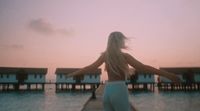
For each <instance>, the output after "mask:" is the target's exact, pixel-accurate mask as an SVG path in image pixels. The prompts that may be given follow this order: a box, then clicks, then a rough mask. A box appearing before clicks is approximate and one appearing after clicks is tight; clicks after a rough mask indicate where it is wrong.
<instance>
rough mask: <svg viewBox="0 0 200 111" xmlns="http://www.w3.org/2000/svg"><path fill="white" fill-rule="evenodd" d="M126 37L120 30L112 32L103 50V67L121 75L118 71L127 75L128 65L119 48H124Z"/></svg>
mask: <svg viewBox="0 0 200 111" xmlns="http://www.w3.org/2000/svg"><path fill="white" fill-rule="evenodd" d="M126 39H127V38H126V37H125V36H124V35H123V34H122V33H121V32H117V31H116V32H112V33H111V34H110V35H109V38H108V44H107V49H106V51H105V63H106V66H105V69H106V70H108V69H109V70H110V71H112V72H113V73H114V74H117V75H118V76H121V75H120V73H123V74H125V76H126V77H127V76H128V77H129V67H128V64H127V62H126V60H125V58H124V56H123V53H122V51H121V49H126V48H127V47H126V46H125V40H126Z"/></svg>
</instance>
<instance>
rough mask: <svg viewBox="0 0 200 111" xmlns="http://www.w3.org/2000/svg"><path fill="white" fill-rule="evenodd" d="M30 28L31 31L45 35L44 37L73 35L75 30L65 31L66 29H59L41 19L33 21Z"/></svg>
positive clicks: (29, 25)
mask: <svg viewBox="0 0 200 111" xmlns="http://www.w3.org/2000/svg"><path fill="white" fill-rule="evenodd" d="M28 28H29V29H31V30H32V31H34V32H37V33H40V34H43V35H55V34H60V35H72V34H73V30H72V29H69V30H67V29H65V28H57V27H55V26H54V25H52V24H51V23H50V22H49V21H48V20H46V19H43V18H39V19H33V20H31V21H30V22H29V23H28Z"/></svg>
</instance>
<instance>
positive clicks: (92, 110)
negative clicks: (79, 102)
mask: <svg viewBox="0 0 200 111" xmlns="http://www.w3.org/2000/svg"><path fill="white" fill-rule="evenodd" d="M104 87H105V85H100V86H99V87H98V89H97V90H96V99H92V98H90V99H89V100H88V101H87V102H86V103H85V105H84V106H83V109H82V110H81V111H103V101H102V99H103V90H104ZM130 104H131V103H130ZM131 111H136V109H135V108H134V107H133V105H131Z"/></svg>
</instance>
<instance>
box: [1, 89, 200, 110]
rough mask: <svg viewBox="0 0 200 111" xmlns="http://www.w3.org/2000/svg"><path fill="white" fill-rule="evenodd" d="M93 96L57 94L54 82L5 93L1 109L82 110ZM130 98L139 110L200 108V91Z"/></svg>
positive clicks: (153, 94)
mask: <svg viewBox="0 0 200 111" xmlns="http://www.w3.org/2000/svg"><path fill="white" fill-rule="evenodd" d="M113 93H114V92H113ZM90 96H91V93H89V92H88V93H83V92H76V93H70V92H62V93H55V88H54V85H46V87H45V91H44V92H42V91H20V92H1V93H0V111H80V110H81V108H82V107H83V105H84V103H85V102H86V101H87V100H88V98H89V97H90ZM130 101H131V102H132V104H133V105H134V106H135V107H136V108H137V109H138V110H139V111H200V110H199V109H200V92H162V93H158V92H155V93H152V92H138V93H136V92H135V93H131V94H130Z"/></svg>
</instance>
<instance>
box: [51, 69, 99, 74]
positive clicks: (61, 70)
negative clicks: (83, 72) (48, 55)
mask: <svg viewBox="0 0 200 111" xmlns="http://www.w3.org/2000/svg"><path fill="white" fill-rule="evenodd" d="M79 69H80V68H57V69H56V72H55V74H66V75H67V74H69V73H72V72H74V71H77V70H79ZM87 74H97V75H99V74H101V69H97V70H94V71H90V72H88V73H87Z"/></svg>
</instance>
